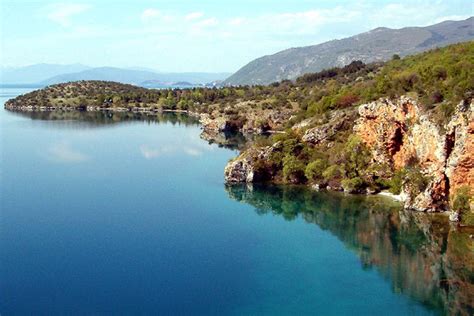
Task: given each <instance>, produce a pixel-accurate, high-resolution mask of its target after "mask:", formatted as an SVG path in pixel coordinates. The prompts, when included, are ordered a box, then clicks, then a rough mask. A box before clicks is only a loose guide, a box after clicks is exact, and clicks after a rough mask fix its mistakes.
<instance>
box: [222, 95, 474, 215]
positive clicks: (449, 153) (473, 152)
mask: <svg viewBox="0 0 474 316" xmlns="http://www.w3.org/2000/svg"><path fill="white" fill-rule="evenodd" d="M431 115H432V114H431ZM300 125H301V124H300ZM348 126H349V128H347V127H348ZM304 127H305V126H303V127H301V126H299V125H298V126H296V125H295V128H294V130H295V131H296V132H298V130H301V129H303V130H301V131H300V133H301V135H302V136H301V139H302V141H303V142H305V143H308V144H309V146H315V145H321V144H323V145H324V144H325V143H326V142H327V141H326V139H333V138H334V137H335V135H336V134H338V133H341V132H343V131H350V130H351V129H352V130H353V132H352V133H353V134H356V135H357V136H358V137H359V138H360V139H361V141H362V142H363V143H364V144H365V145H366V146H367V148H368V149H369V152H370V155H371V157H370V159H371V165H377V166H381V167H382V168H383V169H386V171H387V172H386V173H385V174H393V173H396V172H408V171H412V170H416V175H417V177H418V178H415V179H411V178H409V177H407V176H405V178H404V180H403V181H402V188H401V197H402V199H403V200H404V202H405V207H406V208H409V209H414V210H417V211H428V212H434V211H445V210H448V209H449V199H450V196H452V195H453V193H455V192H456V190H457V189H459V188H460V187H461V186H466V185H467V186H469V187H471V188H474V103H473V102H471V103H470V104H464V103H461V104H459V105H458V106H457V107H456V110H455V113H454V114H453V116H452V118H451V119H450V121H449V122H448V123H447V124H445V125H444V126H440V124H439V123H436V122H435V121H434V119H433V118H432V117H431V116H430V114H429V113H428V112H426V111H425V110H423V109H422V107H421V105H420V104H419V103H418V102H417V101H416V100H414V99H411V98H408V97H401V98H399V99H396V100H389V99H380V100H378V101H375V102H372V103H368V104H364V105H361V106H359V108H358V109H357V111H334V112H333V113H332V115H331V116H330V118H329V120H328V121H327V122H325V123H324V124H319V125H317V126H316V127H313V128H309V129H307V130H306V131H304ZM329 145H331V143H330V142H329V143H328V144H327V146H329ZM277 151H278V143H275V144H274V145H273V146H268V147H261V148H255V147H252V148H251V149H249V150H247V151H245V152H243V153H242V154H241V155H240V156H239V157H237V158H236V159H234V160H233V161H231V162H230V163H229V164H228V165H227V167H226V169H225V177H226V181H227V182H257V181H259V179H265V180H272V181H273V180H274V179H273V178H272V176H271V175H270V176H269V175H268V174H266V175H264V176H261V175H258V173H259V168H258V166H259V164H262V162H265V161H266V160H268V159H266V158H265V157H270V155H271V153H275V152H277ZM267 169H268V168H267ZM407 170H408V171H407ZM407 179H408V180H407ZM367 192H369V190H367Z"/></svg>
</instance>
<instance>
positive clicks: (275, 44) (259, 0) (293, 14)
mask: <svg viewBox="0 0 474 316" xmlns="http://www.w3.org/2000/svg"><path fill="white" fill-rule="evenodd" d="M471 15H473V4H472V1H470V0H467V1H465V0H449V1H442V0H439V1H396V0H395V1H315V0H312V1H309V0H292V1H283V0H282V1H278V0H253V1H251V0H240V1H224V0H221V1H210V0H207V1H206V0H204V1H197V0H189V1H184V0H181V1H180V0H175V1H171V0H166V1H163V0H156V1H140V0H135V1H120V0H119V1H109V0H102V1H67V2H65V1H63V2H58V1H34V0H33V1H32V0H30V1H21V0H1V1H0V19H1V22H0V23H1V29H0V32H1V49H0V60H1V64H2V66H22V65H28V64H34V63H61V64H67V63H83V64H86V65H91V66H118V67H135V66H139V67H146V68H151V69H156V70H159V71H166V72H171V71H173V72H184V71H209V72H219V71H229V72H233V71H235V70H237V69H238V68H240V67H241V66H243V65H245V64H246V63H248V62H249V61H251V60H253V59H254V58H257V57H260V56H263V55H267V54H272V53H275V52H277V51H279V50H282V49H286V48H290V47H296V46H305V45H312V44H318V43H321V42H324V41H327V40H331V39H335V38H343V37H347V36H351V35H355V34H357V33H361V32H365V31H368V30H370V29H373V28H375V27H379V26H385V27H391V28H400V27H404V26H424V25H429V24H433V23H437V22H441V21H443V20H446V19H454V20H460V19H465V18H467V17H469V16H471Z"/></svg>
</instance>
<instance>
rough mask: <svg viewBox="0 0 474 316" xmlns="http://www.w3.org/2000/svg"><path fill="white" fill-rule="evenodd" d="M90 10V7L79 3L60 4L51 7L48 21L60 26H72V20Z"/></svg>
mask: <svg viewBox="0 0 474 316" xmlns="http://www.w3.org/2000/svg"><path fill="white" fill-rule="evenodd" d="M89 9H90V6H89V5H86V4H79V3H58V4H54V5H52V6H51V7H50V9H49V13H48V15H47V16H48V19H50V20H51V21H53V22H56V23H58V24H60V25H61V26H64V27H66V26H70V25H71V18H72V17H73V16H74V15H78V14H80V13H83V12H85V11H87V10H89Z"/></svg>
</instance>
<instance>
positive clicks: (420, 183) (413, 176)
mask: <svg viewBox="0 0 474 316" xmlns="http://www.w3.org/2000/svg"><path fill="white" fill-rule="evenodd" d="M429 182H430V178H429V177H427V176H425V175H423V173H421V171H420V169H419V168H418V167H410V168H408V169H406V171H405V177H404V186H405V188H406V190H407V193H408V194H409V196H410V197H411V198H414V197H416V196H417V195H418V194H420V193H421V192H423V191H425V189H426V187H427V186H428V183H429Z"/></svg>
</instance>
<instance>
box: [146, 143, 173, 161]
mask: <svg viewBox="0 0 474 316" xmlns="http://www.w3.org/2000/svg"><path fill="white" fill-rule="evenodd" d="M175 151H176V148H175V147H171V146H165V147H161V148H156V147H151V146H149V145H145V144H143V145H141V146H140V153H141V154H142V156H143V157H144V158H145V159H153V158H157V157H160V156H163V155H165V154H169V153H172V152H175Z"/></svg>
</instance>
